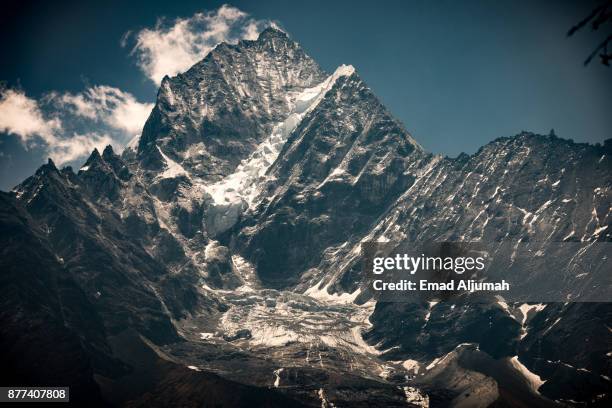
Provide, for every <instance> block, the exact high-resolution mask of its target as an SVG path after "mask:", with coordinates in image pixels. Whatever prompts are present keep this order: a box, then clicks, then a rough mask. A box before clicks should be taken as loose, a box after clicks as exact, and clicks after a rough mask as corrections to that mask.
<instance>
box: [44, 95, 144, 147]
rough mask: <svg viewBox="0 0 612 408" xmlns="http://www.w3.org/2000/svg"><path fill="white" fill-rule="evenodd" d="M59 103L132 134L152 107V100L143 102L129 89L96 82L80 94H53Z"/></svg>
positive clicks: (58, 104)
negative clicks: (125, 89) (124, 89)
mask: <svg viewBox="0 0 612 408" xmlns="http://www.w3.org/2000/svg"><path fill="white" fill-rule="evenodd" d="M52 99H53V100H54V101H55V103H56V106H59V107H61V108H62V109H65V110H68V111H71V112H72V113H73V114H74V115H77V116H81V117H84V118H88V119H92V120H96V121H99V122H102V123H104V124H106V125H108V126H110V127H112V128H114V129H118V130H122V131H125V132H126V133H128V134H129V135H131V136H135V135H136V134H139V133H140V132H141V131H142V127H143V125H144V123H145V121H146V119H147V117H148V116H149V113H151V109H153V104H152V103H141V102H138V101H137V100H136V98H135V97H134V96H133V95H132V94H130V93H129V92H124V91H122V90H121V89H118V88H113V87H111V86H103V85H99V86H93V87H91V88H88V89H86V90H85V91H83V92H81V93H78V94H71V93H65V94H63V95H59V94H53V95H52Z"/></svg>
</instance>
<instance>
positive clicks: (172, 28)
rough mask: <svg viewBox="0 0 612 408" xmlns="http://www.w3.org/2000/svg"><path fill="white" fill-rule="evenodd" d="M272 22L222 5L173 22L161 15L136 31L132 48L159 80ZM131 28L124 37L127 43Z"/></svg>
mask: <svg viewBox="0 0 612 408" xmlns="http://www.w3.org/2000/svg"><path fill="white" fill-rule="evenodd" d="M269 24H270V23H269V22H268V21H266V20H256V19H253V18H251V17H249V15H248V14H247V13H245V12H244V11H241V10H239V9H237V8H235V7H232V6H228V5H223V6H221V7H219V8H218V9H217V10H214V11H208V12H202V13H196V14H194V15H193V16H191V17H188V18H179V19H176V20H174V21H173V22H172V23H170V24H169V23H168V22H167V21H166V20H164V19H159V20H158V21H157V24H156V25H155V27H153V28H145V29H143V30H140V31H139V32H137V33H135V34H134V39H135V42H136V44H135V46H134V48H133V50H132V53H133V55H135V56H136V57H137V63H138V65H139V67H140V69H141V70H142V71H143V72H144V74H145V75H146V76H147V77H148V78H149V79H151V80H152V81H153V82H155V83H156V84H160V83H161V80H162V78H163V77H164V76H165V75H169V76H173V75H176V74H178V73H180V72H184V71H186V70H187V69H188V68H189V67H191V66H192V65H194V64H195V63H196V62H198V61H199V60H201V59H202V58H204V57H205V56H206V54H208V53H209V52H210V50H212V49H213V48H214V47H215V45H217V44H218V43H220V42H229V43H235V42H237V41H239V40H240V39H249V40H253V39H256V38H257V35H258V33H259V32H260V31H261V30H262V29H263V28H264V27H265V26H266V25H269ZM130 34H131V33H130V32H128V33H126V35H125V36H124V37H123V38H122V40H121V44H122V45H123V46H126V44H127V43H128V41H127V40H128V37H129V36H130Z"/></svg>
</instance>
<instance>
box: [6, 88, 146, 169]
mask: <svg viewBox="0 0 612 408" xmlns="http://www.w3.org/2000/svg"><path fill="white" fill-rule="evenodd" d="M152 108H153V104H151V103H141V102H138V101H137V100H136V98H135V97H134V96H133V95H132V94H130V93H128V92H124V91H121V90H120V89H118V88H113V87H110V86H93V87H90V88H87V89H85V90H84V91H82V92H79V93H74V94H73V93H58V92H51V93H49V94H47V95H44V96H43V97H41V98H40V99H34V98H31V97H29V96H27V95H26V94H25V92H24V91H22V90H19V89H4V90H2V89H0V132H3V133H6V134H12V135H16V136H17V137H18V138H19V140H20V142H21V144H22V145H23V146H24V147H25V148H26V149H29V148H31V147H37V146H38V147H42V148H43V149H44V151H45V153H46V154H47V155H48V156H50V157H52V158H53V160H54V161H56V162H57V163H58V164H64V163H68V162H71V161H73V160H76V159H79V158H81V157H83V156H86V155H88V154H89V153H90V152H91V151H92V150H93V149H94V148H103V147H104V146H106V145H108V144H112V145H113V146H114V147H115V148H117V149H118V150H121V148H122V146H124V145H125V143H126V142H127V141H128V140H130V139H131V138H132V137H134V136H135V135H137V134H140V132H141V131H142V127H143V125H144V123H145V121H146V119H147V117H148V115H149V113H150V112H151V109H152Z"/></svg>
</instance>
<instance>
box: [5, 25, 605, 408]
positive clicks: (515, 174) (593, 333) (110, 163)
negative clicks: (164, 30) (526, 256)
mask: <svg viewBox="0 0 612 408" xmlns="http://www.w3.org/2000/svg"><path fill="white" fill-rule="evenodd" d="M611 153H612V151H611V149H610V144H609V142H607V143H606V144H605V145H604V146H599V145H596V146H593V145H588V144H578V143H574V142H572V141H568V140H564V139H560V138H558V137H556V136H555V135H554V134H551V135H547V136H545V135H536V134H532V133H528V132H523V133H521V134H519V135H517V136H514V137H504V138H500V139H497V140H494V141H492V142H491V143H489V144H487V145H486V146H483V147H482V148H481V149H480V150H479V151H478V152H476V153H475V154H473V155H467V154H462V155H460V156H459V157H456V158H448V157H441V156H438V155H434V154H431V153H428V152H426V151H425V150H424V149H423V148H422V147H421V146H420V145H419V144H418V143H417V142H416V141H415V139H414V138H413V137H412V136H411V135H410V134H409V133H408V132H407V131H406V129H405V128H404V126H403V125H402V124H401V123H400V122H399V121H398V120H397V119H395V118H394V117H393V115H392V114H391V113H390V112H389V111H388V110H387V109H386V108H385V107H384V105H383V104H382V103H381V102H380V100H379V99H378V98H377V97H376V95H375V94H374V93H373V91H372V90H371V89H370V88H369V87H368V86H367V85H366V84H365V83H364V81H363V80H362V79H361V78H360V76H359V75H358V73H357V72H356V71H355V69H354V68H353V67H351V66H346V65H342V66H340V67H338V68H337V69H336V70H335V71H334V72H333V73H325V72H324V71H323V70H322V69H321V68H320V67H319V66H318V65H317V63H316V62H315V61H314V60H313V59H312V58H310V57H309V56H308V55H307V54H306V53H305V52H304V51H303V50H302V48H301V47H300V45H299V44H297V43H296V42H295V41H293V40H291V39H290V38H289V36H288V35H287V34H286V33H285V32H283V31H281V30H278V29H276V28H268V29H266V30H264V31H263V32H262V33H261V34H260V36H259V38H258V39H257V40H255V41H241V42H239V43H238V44H236V45H229V44H219V45H218V46H217V47H216V48H215V49H214V50H213V51H211V52H210V53H209V54H208V55H207V56H206V57H205V58H204V59H203V60H202V61H200V62H198V63H197V64H196V65H194V66H193V67H192V68H190V69H189V70H188V71H186V72H185V73H183V74H179V75H177V76H176V77H173V78H168V77H166V78H164V80H163V81H162V84H161V87H160V90H159V92H158V95H157V101H156V104H155V106H154V108H153V110H152V112H151V115H150V117H149V119H148V120H147V122H146V124H145V127H144V129H143V132H142V135H141V136H140V138H139V139H138V140H135V141H134V142H133V143H130V145H129V146H128V147H127V148H126V149H125V150H124V151H123V152H122V153H121V155H118V154H116V153H115V152H114V151H113V149H112V148H111V147H110V146H109V147H107V148H106V149H104V151H103V153H102V154H100V153H99V151H97V150H94V151H93V152H92V154H91V156H90V157H89V159H88V160H87V161H86V162H85V164H84V165H83V167H81V168H80V169H79V170H78V171H77V172H76V173H75V172H74V171H73V170H72V169H71V168H64V169H61V170H60V169H57V168H56V166H55V165H54V164H53V162H52V161H49V163H47V164H46V165H44V166H42V167H41V168H40V169H39V170H38V171H37V172H36V174H34V175H33V176H32V177H30V178H28V179H26V180H25V181H24V182H23V183H21V184H20V185H19V186H17V187H16V188H15V189H14V190H13V191H11V192H10V193H2V195H0V198H1V202H0V203H1V207H0V210H1V218H0V222H1V224H2V228H1V231H2V235H1V236H0V237H1V238H2V242H3V247H2V248H3V256H2V264H3V268H2V271H3V273H2V290H3V293H5V294H6V296H5V300H3V302H4V303H3V309H2V310H3V314H2V320H3V324H2V345H3V347H2V350H3V362H6V363H7V365H6V366H7V367H11V372H14V373H16V374H15V375H18V376H19V379H20V380H21V379H23V381H24V382H27V383H29V382H30V381H34V382H37V383H41V384H44V383H45V382H46V381H52V380H53V381H54V382H53V383H54V384H55V383H59V382H63V384H70V385H71V387H73V390H74V394H73V395H75V396H76V397H75V398H83V399H81V400H80V401H87V402H89V403H92V404H93V403H97V404H101V405H104V404H109V405H125V406H145V405H146V406H166V405H168V404H169V403H170V402H173V403H175V402H177V401H179V400H177V398H180V402H181V403H184V404H185V405H189V404H200V405H207V404H211V403H213V402H214V403H216V404H218V405H222V406H236V405H245V404H246V403H248V402H249V401H252V402H253V404H255V403H256V404H257V405H260V406H293V405H295V406H345V405H349V406H364V407H365V406H426V405H431V406H488V405H493V406H567V405H570V406H574V405H575V406H583V405H589V406H606V405H607V404H609V403H610V395H611V394H610V389H611V385H612V383H611V380H610V378H611V377H612V372H611V366H610V355H609V354H610V344H612V333H611V332H610V327H611V326H612V307H610V303H605V302H591V303H577V302H560V303H534V302H528V301H524V302H515V303H512V302H505V301H503V300H501V299H494V300H493V301H489V302H483V303H475V302H471V301H469V299H467V300H466V299H458V300H457V301H443V302H440V301H439V299H430V300H428V301H426V300H424V301H422V302H416V303H414V302H413V303H391V302H381V301H376V300H375V299H374V298H373V296H372V293H370V292H369V290H368V288H367V287H366V286H364V284H363V265H362V259H361V244H362V242H368V241H376V242H400V241H413V242H419V241H420V242H425V241H436V240H437V241H478V240H480V241H486V242H498V241H508V242H512V243H514V242H524V243H534V244H533V245H536V246H537V250H538V251H540V252H538V253H540V254H542V256H540V257H539V258H541V259H542V261H541V262H546V259H552V258H558V259H565V258H564V257H567V256H568V254H567V249H564V248H567V247H563V246H559V245H557V244H558V243H559V242H565V243H578V244H584V245H585V246H586V247H587V248H586V249H585V250H584V251H581V252H580V253H579V254H578V255H576V257H574V258H572V260H573V261H574V262H584V263H589V262H592V261H594V260H596V259H599V258H598V257H601V254H602V253H603V254H604V255H605V254H606V252H605V251H608V248H609V247H608V246H606V245H608V244H609V243H610V241H611V240H612V231H611V229H610V224H611V222H612V219H611V211H610V208H611V205H610V203H611V200H610V195H611V191H612V171H611V170H612V166H611V159H610V155H611ZM602 251H603V252H602ZM534 262H535V261H534ZM558 273H559V276H560V277H562V279H561V278H560V279H558V281H560V282H565V284H566V285H569V286H570V287H577V286H578V287H586V286H589V285H590V286H592V285H596V284H597V280H596V279H595V277H594V276H591V275H589V274H583V275H580V274H576V273H573V272H572V271H571V270H569V269H567V270H566V269H563V270H560V271H559V272H558ZM536 279H541V276H540V275H539V274H537V273H534V274H533V276H532V277H530V278H529V279H527V280H526V282H525V285H533V284H534V282H535V280H536ZM581 285H582V286H581ZM606 289H607V288H606V287H605V286H604V287H602V288H601V290H602V291H603V293H604V294H605V293H606V292H605V290H606ZM608 289H609V288H608ZM15 316H20V317H21V318H19V319H16V318H15ZM28 330H29V331H28ZM24 332H27V333H29V335H28V336H24V335H23V333H24ZM15 350H36V353H37V354H36V353H35V354H32V358H30V359H27V360H25V361H18V360H16V359H15V357H14V355H15V353H14V351H15ZM39 354H40V356H39ZM48 356H62V358H64V360H63V361H62V360H59V358H58V359H57V360H55V359H52V358H50V357H48ZM63 356H65V357H63ZM43 358H44V360H42V361H44V362H45V364H44V370H42V369H41V365H40V364H39V361H41V359H43ZM41 370H42V371H41ZM54 372H56V373H58V376H57V378H55V379H54V377H53V373H54Z"/></svg>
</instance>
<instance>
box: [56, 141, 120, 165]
mask: <svg viewBox="0 0 612 408" xmlns="http://www.w3.org/2000/svg"><path fill="white" fill-rule="evenodd" d="M109 144H110V145H113V147H114V148H117V146H118V143H117V141H116V140H114V139H113V138H112V137H110V136H109V135H105V134H102V135H100V134H97V133H87V134H83V135H81V134H78V133H74V134H73V135H72V136H70V137H68V138H65V139H57V140H56V141H55V143H53V144H50V145H48V146H47V154H48V155H49V156H50V157H51V158H53V161H55V163H57V164H58V165H62V164H64V163H68V162H71V161H74V160H77V159H80V158H84V157H86V156H88V155H89V154H91V152H92V151H93V149H94V148H97V149H98V150H100V151H102V149H104V147H106V146H108V145H109Z"/></svg>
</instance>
